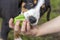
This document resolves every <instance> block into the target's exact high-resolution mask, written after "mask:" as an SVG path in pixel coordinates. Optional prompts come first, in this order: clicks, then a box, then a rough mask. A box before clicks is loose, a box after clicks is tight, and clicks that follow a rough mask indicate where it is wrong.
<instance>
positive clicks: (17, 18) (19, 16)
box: [14, 14, 25, 26]
mask: <svg viewBox="0 0 60 40" xmlns="http://www.w3.org/2000/svg"><path fill="white" fill-rule="evenodd" d="M17 20H20V26H22V22H23V21H24V20H25V17H24V15H23V14H20V15H18V16H17V17H15V18H14V24H16V21H17Z"/></svg>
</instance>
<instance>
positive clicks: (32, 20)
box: [29, 16, 36, 24]
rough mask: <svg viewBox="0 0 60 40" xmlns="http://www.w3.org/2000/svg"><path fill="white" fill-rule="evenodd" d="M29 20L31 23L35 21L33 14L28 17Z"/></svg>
mask: <svg viewBox="0 0 60 40" xmlns="http://www.w3.org/2000/svg"><path fill="white" fill-rule="evenodd" d="M29 21H30V23H31V24H33V23H35V22H36V18H35V17H33V16H30V17H29Z"/></svg>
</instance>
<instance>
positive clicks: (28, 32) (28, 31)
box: [9, 18, 37, 35]
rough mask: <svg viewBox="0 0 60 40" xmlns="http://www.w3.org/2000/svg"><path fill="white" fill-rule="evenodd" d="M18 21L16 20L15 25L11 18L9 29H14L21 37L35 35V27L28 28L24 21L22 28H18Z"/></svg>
mask: <svg viewBox="0 0 60 40" xmlns="http://www.w3.org/2000/svg"><path fill="white" fill-rule="evenodd" d="M19 24H20V21H19V20H18V21H17V22H16V24H15V25H14V23H13V18H11V19H10V20H9V27H10V28H11V29H14V31H18V32H19V33H20V34H22V35H36V33H37V29H36V28H35V27H32V28H31V26H30V22H29V21H26V20H24V21H23V23H22V26H21V27H20V26H19Z"/></svg>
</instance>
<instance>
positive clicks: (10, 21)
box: [9, 18, 14, 29]
mask: <svg viewBox="0 0 60 40" xmlns="http://www.w3.org/2000/svg"><path fill="white" fill-rule="evenodd" d="M9 27H10V28H12V29H13V28H14V24H13V18H11V19H10V20H9Z"/></svg>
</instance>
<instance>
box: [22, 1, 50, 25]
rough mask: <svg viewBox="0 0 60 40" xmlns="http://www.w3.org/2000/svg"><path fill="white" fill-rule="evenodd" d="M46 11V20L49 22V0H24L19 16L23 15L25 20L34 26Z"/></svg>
mask: <svg viewBox="0 0 60 40" xmlns="http://www.w3.org/2000/svg"><path fill="white" fill-rule="evenodd" d="M46 11H48V13H47V20H49V16H50V12H51V6H50V0H29V1H28V0H25V1H23V3H22V11H21V14H22V13H24V16H25V18H26V19H27V20H29V21H30V23H31V24H32V25H36V24H37V23H38V21H39V19H40V17H41V16H42V15H43V14H44V13H45V12H46Z"/></svg>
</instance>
